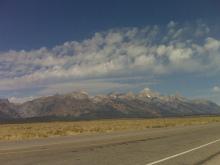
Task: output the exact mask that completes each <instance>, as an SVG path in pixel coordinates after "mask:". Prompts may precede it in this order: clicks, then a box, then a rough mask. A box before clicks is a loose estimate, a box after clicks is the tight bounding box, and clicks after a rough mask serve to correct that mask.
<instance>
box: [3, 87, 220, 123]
mask: <svg viewBox="0 0 220 165" xmlns="http://www.w3.org/2000/svg"><path fill="white" fill-rule="evenodd" d="M193 115H220V106H219V105H217V104H215V103H213V102H211V101H208V100H190V99H187V98H185V97H182V96H180V95H168V96H165V95H161V94H160V93H158V92H154V91H152V90H150V89H148V88H146V89H144V90H143V91H141V92H140V93H137V94H134V93H132V92H128V93H109V94H107V95H96V96H89V95H88V93H87V92H85V91H79V92H72V93H68V94H62V95H61V94H56V95H53V96H47V97H40V98H37V99H34V100H32V101H27V102H24V103H20V104H15V103H12V102H9V100H8V99H0V121H3V120H16V119H31V118H44V119H47V118H68V119H102V118H148V117H149V118H150V117H170V116H176V117H179V116H193Z"/></svg>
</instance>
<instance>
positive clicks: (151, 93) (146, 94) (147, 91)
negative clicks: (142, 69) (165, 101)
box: [138, 88, 160, 98]
mask: <svg viewBox="0 0 220 165" xmlns="http://www.w3.org/2000/svg"><path fill="white" fill-rule="evenodd" d="M138 96H139V97H148V98H153V97H160V93H159V92H155V91H153V90H151V89H149V88H144V89H143V90H142V91H140V92H139V93H138Z"/></svg>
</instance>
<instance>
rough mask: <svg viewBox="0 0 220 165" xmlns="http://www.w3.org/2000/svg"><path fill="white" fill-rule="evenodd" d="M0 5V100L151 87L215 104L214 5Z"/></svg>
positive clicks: (218, 91)
mask: <svg viewBox="0 0 220 165" xmlns="http://www.w3.org/2000/svg"><path fill="white" fill-rule="evenodd" d="M0 6H1V7H0V20H1V24H2V26H1V28H0V36H2V38H1V39H0V45H1V46H0V97H1V98H8V99H9V100H10V101H11V102H14V103H22V102H25V101H28V100H33V99H35V98H38V97H41V96H49V95H55V94H66V93H69V92H70V91H76V90H81V89H83V90H85V91H88V92H89V93H90V94H91V95H93V96H94V95H97V94H107V93H110V92H118V93H127V92H129V91H131V92H133V93H137V92H138V91H140V90H142V89H144V88H151V89H155V90H156V91H159V92H161V93H164V94H165V95H170V94H175V93H181V94H182V95H184V96H186V97H187V98H190V99H198V98H201V99H208V100H211V101H213V102H216V103H218V104H219V103H220V78H219V77H220V35H219V29H220V28H219V27H220V26H219V24H218V22H220V20H219V19H220V14H219V8H218V6H219V2H215V1H212V2H208V1H202V2H201V3H200V5H198V4H196V2H193V3H192V2H181V3H179V2H178V3H177V2H173V1H166V2H162V1H161V2H160V3H159V2H153V1H148V2H144V1H140V3H136V2H132V3H131V2H126V3H125V1H124V2H123V1H121V2H116V1H112V2H111V4H109V2H107V3H106V4H103V2H98V1H93V2H89V3H82V2H74V3H73V2H70V1H69V2H68V1H66V2H64V3H62V4H60V3H58V1H55V2H54V3H53V4H52V3H51V2H49V1H45V2H44V1H39V2H33V4H30V2H26V1H21V2H19V4H18V3H17V2H16V3H12V2H2V4H1V5H0ZM9 9H10V10H9ZM79 9H80V10H79ZM155 9H157V10H155ZM8 11H11V12H10V13H8ZM131 11H132V12H131ZM186 11H187V12H186ZM183 13H184V14H183Z"/></svg>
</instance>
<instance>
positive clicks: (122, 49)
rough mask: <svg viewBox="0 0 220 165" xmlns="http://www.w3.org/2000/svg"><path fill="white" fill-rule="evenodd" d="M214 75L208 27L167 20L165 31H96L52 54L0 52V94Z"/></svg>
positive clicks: (217, 45) (218, 45)
mask: <svg viewBox="0 0 220 165" xmlns="http://www.w3.org/2000/svg"><path fill="white" fill-rule="evenodd" d="M219 71H220V40H219V39H217V38H214V37H213V36H212V35H211V29H210V27H209V26H207V25H206V24H204V23H201V22H199V23H195V24H185V25H182V24H181V25H180V24H178V23H176V22H173V21H171V22H170V23H169V24H168V25H167V26H157V25H155V26H146V27H142V28H137V27H133V28H120V29H110V30H108V31H105V32H97V33H95V34H94V35H93V36H92V37H91V38H89V39H86V40H83V41H81V42H77V41H69V42H65V43H64V44H63V45H58V46H55V47H53V48H51V49H49V48H46V47H42V48H40V49H36V50H30V51H25V50H20V51H14V50H10V51H8V52H1V53H0V77H1V79H0V91H13V90H23V89H28V88H33V87H43V88H44V89H45V90H48V91H50V92H52V91H51V86H56V87H58V88H60V89H62V88H63V87H64V85H65V84H67V83H68V84H69V83H74V82H75V81H76V80H77V82H78V81H79V80H83V81H84V80H95V79H100V78H109V77H113V78H117V77H138V76H143V77H152V76H161V75H162V76H163V75H172V74H176V73H179V74H183V73H186V74H204V73H205V74H217V73H218V72H219ZM57 84H59V85H57ZM62 84H63V85H62ZM109 85H110V86H113V87H114V85H115V84H113V85H112V84H111V83H110V84H109Z"/></svg>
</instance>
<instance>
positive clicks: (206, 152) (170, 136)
mask: <svg viewBox="0 0 220 165" xmlns="http://www.w3.org/2000/svg"><path fill="white" fill-rule="evenodd" d="M0 164H1V165H154V164H158V165H159V164H160V165H191V164H195V165H200V164H204V165H219V164H220V123H215V124H209V125H200V126H187V127H173V128H154V129H146V130H144V131H129V132H128V131H127V132H118V133H108V134H99V135H79V136H74V137H59V138H49V139H43V140H30V141H22V142H7V143H6V142H4V143H3V142H1V143H0Z"/></svg>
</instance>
